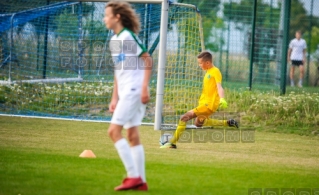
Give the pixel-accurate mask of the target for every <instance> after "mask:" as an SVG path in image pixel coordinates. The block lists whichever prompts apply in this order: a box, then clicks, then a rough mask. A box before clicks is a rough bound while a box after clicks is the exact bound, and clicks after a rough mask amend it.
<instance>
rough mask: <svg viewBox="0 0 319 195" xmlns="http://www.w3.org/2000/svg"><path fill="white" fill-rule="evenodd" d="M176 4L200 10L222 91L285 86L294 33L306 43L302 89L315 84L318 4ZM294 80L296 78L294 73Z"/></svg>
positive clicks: (224, 0)
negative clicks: (220, 72) (218, 69)
mask: <svg viewBox="0 0 319 195" xmlns="http://www.w3.org/2000/svg"><path fill="white" fill-rule="evenodd" d="M180 1H182V2H186V3H192V4H195V5H197V6H198V7H199V10H200V11H201V14H202V16H203V24H204V25H203V26H204V37H205V46H206V49H208V50H211V51H213V52H214V54H215V55H214V57H215V65H216V66H217V67H219V68H220V69H221V71H222V74H223V80H224V82H225V85H226V86H227V87H234V88H238V87H252V88H254V89H278V88H280V85H282V84H285V83H287V84H290V81H289V80H290V79H289V70H290V66H291V65H290V64H289V63H287V60H286V61H285V60H283V59H284V58H287V56H286V55H287V54H286V53H287V52H285V51H284V50H288V44H289V42H290V40H292V39H293V38H295V32H296V31H297V30H300V31H302V33H303V37H302V38H303V39H305V41H306V43H307V54H306V62H305V64H304V67H305V73H304V79H303V81H304V85H305V86H306V85H308V86H314V85H315V84H316V80H317V77H318V74H319V72H318V62H317V61H318V59H317V58H318V57H316V52H317V53H318V52H319V51H318V47H317V46H318V45H319V9H318V7H319V0H289V1H287V0H286V1H282V0H215V1H209V0H200V1H195V0H180ZM289 4H290V5H289ZM285 21H288V22H289V23H288V24H289V25H288V28H285V26H284V22H285ZM285 40H286V42H284V41H285ZM285 43H286V44H285ZM283 44H285V45H283ZM252 47H253V49H252ZM285 68H286V71H285V72H284V71H283V70H284V69H285ZM285 79H286V80H285ZM294 79H295V80H296V81H297V80H298V79H299V71H298V70H295V75H294ZM284 80H285V83H283V82H284Z"/></svg>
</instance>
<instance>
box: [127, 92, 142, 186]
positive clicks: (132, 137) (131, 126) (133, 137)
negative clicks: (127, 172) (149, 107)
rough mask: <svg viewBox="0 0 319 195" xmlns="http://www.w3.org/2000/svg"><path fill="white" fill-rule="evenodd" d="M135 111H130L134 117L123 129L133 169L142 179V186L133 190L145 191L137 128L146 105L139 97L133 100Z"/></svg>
mask: <svg viewBox="0 0 319 195" xmlns="http://www.w3.org/2000/svg"><path fill="white" fill-rule="evenodd" d="M134 105H135V109H134V111H132V112H133V113H134V116H133V117H132V119H131V120H129V121H128V122H127V123H126V124H125V125H124V128H125V129H127V138H128V140H129V143H130V145H131V154H132V157H133V160H134V163H135V167H136V168H137V171H138V173H139V175H140V176H141V178H142V181H143V183H142V185H140V186H138V187H136V188H134V189H135V190H143V191H147V190H148V186H147V183H146V176H145V153H144V147H143V145H142V144H141V141H140V134H139V129H138V127H139V126H140V125H141V122H142V120H143V117H144V114H145V109H146V105H145V104H142V103H141V100H140V96H137V97H136V98H135V102H134Z"/></svg>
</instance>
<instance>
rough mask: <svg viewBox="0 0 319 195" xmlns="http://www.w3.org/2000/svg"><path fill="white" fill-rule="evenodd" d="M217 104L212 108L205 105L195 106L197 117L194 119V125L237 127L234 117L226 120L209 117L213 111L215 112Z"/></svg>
mask: <svg viewBox="0 0 319 195" xmlns="http://www.w3.org/2000/svg"><path fill="white" fill-rule="evenodd" d="M217 108H218V106H216V107H213V110H211V109H209V108H208V107H207V106H201V107H197V108H196V110H197V112H195V114H196V115H198V117H197V118H196V120H195V125H196V126H198V127H201V126H207V127H216V126H219V127H220V126H230V127H237V128H238V127H239V125H238V122H237V121H235V120H234V119H228V120H217V119H212V118H209V116H211V115H212V114H213V113H214V112H216V110H217Z"/></svg>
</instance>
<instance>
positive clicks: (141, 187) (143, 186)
mask: <svg viewBox="0 0 319 195" xmlns="http://www.w3.org/2000/svg"><path fill="white" fill-rule="evenodd" d="M134 190H139V191H147V190H148V186H147V183H143V184H142V185H140V186H138V187H136V188H134Z"/></svg>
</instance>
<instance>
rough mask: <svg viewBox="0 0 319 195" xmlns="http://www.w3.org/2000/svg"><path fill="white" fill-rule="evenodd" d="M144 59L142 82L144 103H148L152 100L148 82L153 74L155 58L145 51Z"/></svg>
mask: <svg viewBox="0 0 319 195" xmlns="http://www.w3.org/2000/svg"><path fill="white" fill-rule="evenodd" d="M140 57H141V59H142V60H143V61H144V66H143V67H144V80H143V84H142V97H141V98H142V103H143V104H146V103H147V102H148V101H149V100H150V94H149V91H148V84H149V82H150V80H151V76H152V67H153V60H152V58H151V55H150V54H149V53H148V52H144V53H143V54H142V55H141V56H140Z"/></svg>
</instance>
